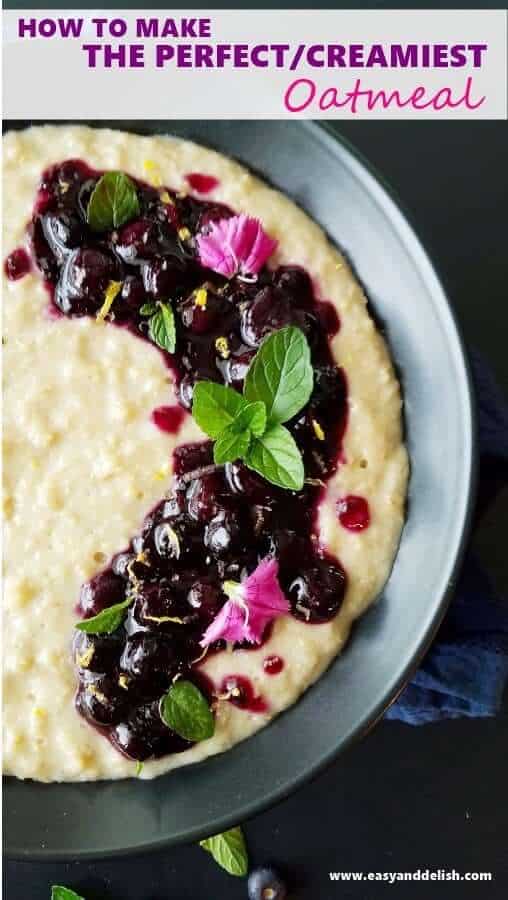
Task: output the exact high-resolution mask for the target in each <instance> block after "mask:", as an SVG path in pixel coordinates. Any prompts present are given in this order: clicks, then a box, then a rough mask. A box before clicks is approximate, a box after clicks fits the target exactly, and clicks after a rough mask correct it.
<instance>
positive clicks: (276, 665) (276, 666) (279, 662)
mask: <svg viewBox="0 0 508 900" xmlns="http://www.w3.org/2000/svg"><path fill="white" fill-rule="evenodd" d="M283 668H284V660H283V659H281V657H280V656H267V657H266V658H265V659H264V660H263V669H264V671H265V672H266V674H267V675H278V674H279V673H280V672H282V670H283Z"/></svg>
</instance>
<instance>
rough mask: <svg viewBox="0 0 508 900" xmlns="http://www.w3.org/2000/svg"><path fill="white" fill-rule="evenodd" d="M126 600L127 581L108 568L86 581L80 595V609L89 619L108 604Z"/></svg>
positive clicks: (111, 604)
mask: <svg viewBox="0 0 508 900" xmlns="http://www.w3.org/2000/svg"><path fill="white" fill-rule="evenodd" d="M122 600H125V583H124V581H123V580H122V578H120V577H119V576H118V575H115V573H114V572H112V571H110V570H109V569H107V570H106V571H105V572H99V574H98V575H94V577H93V578H91V579H90V581H87V582H85V584H84V585H83V586H82V588H81V592H80V595H79V611H80V613H81V615H82V616H84V617H85V618H86V619H89V618H90V617H91V616H96V615H97V613H100V612H102V610H103V609H106V607H107V606H113V604H114V603H121V601H122Z"/></svg>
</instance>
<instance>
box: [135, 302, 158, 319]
mask: <svg viewBox="0 0 508 900" xmlns="http://www.w3.org/2000/svg"><path fill="white" fill-rule="evenodd" d="M154 312H157V304H156V303H143V306H141V307H140V310H139V314H140V316H153V314H154Z"/></svg>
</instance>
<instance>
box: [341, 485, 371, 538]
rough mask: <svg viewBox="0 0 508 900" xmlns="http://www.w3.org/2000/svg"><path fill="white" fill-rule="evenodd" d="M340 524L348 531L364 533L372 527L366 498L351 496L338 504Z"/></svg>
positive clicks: (343, 498) (342, 499)
mask: <svg viewBox="0 0 508 900" xmlns="http://www.w3.org/2000/svg"><path fill="white" fill-rule="evenodd" d="M337 513H338V516H339V522H340V524H341V525H342V526H343V528H347V530H348V531H364V530H365V528H368V527H369V525H370V509H369V504H368V502H367V500H365V498H364V497H357V496H355V495H354V494H349V495H348V496H347V497H342V498H341V499H340V500H339V501H338V503H337Z"/></svg>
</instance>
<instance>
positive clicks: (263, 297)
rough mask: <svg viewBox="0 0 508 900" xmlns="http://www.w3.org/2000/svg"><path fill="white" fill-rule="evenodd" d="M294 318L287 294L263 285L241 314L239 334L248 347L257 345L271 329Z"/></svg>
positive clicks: (287, 323)
mask: <svg viewBox="0 0 508 900" xmlns="http://www.w3.org/2000/svg"><path fill="white" fill-rule="evenodd" d="M293 319H294V313H293V311H292V309H291V305H290V302H289V300H288V298H287V296H286V295H285V294H283V293H281V292H280V291H276V290H275V289H274V288H272V287H264V288H262V289H261V290H260V291H259V293H258V294H257V295H256V297H255V299H254V301H253V303H252V304H251V305H250V306H247V307H246V308H245V309H244V310H243V312H242V314H241V335H242V339H243V340H244V341H245V343H246V344H247V345H248V346H249V347H258V346H259V344H260V343H261V341H262V340H263V338H265V337H266V336H267V335H268V334H271V333H272V331H278V329H279V328H283V327H284V326H285V325H289V324H290V323H291V322H292V321H293Z"/></svg>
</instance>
